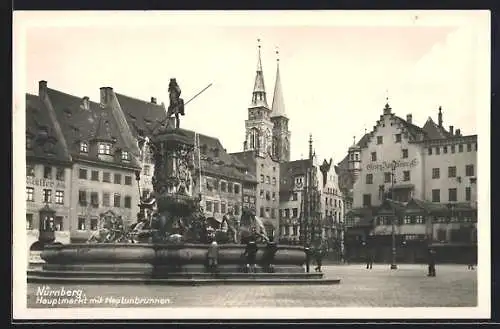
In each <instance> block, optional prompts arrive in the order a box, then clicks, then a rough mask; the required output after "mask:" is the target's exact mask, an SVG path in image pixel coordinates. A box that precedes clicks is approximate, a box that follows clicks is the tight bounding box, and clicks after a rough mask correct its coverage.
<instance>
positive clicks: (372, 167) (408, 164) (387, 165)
mask: <svg viewBox="0 0 500 329" xmlns="http://www.w3.org/2000/svg"><path fill="white" fill-rule="evenodd" d="M417 164H418V161H417V159H413V160H411V161H403V160H396V168H414V167H416V166H417ZM391 169H392V161H384V162H375V163H369V164H367V165H366V170H368V171H386V170H391Z"/></svg>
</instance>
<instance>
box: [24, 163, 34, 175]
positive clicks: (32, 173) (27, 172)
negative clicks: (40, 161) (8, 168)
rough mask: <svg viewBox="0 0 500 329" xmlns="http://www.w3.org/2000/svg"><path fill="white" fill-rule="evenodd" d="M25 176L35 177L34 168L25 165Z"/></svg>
mask: <svg viewBox="0 0 500 329" xmlns="http://www.w3.org/2000/svg"><path fill="white" fill-rule="evenodd" d="M26 176H28V177H35V166H33V165H26Z"/></svg>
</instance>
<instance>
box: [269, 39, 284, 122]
mask: <svg viewBox="0 0 500 329" xmlns="http://www.w3.org/2000/svg"><path fill="white" fill-rule="evenodd" d="M280 116H281V117H286V113H285V101H284V99H283V91H282V89H281V78H280V58H279V51H278V49H276V83H275V84H274V96H273V107H272V112H271V117H280Z"/></svg>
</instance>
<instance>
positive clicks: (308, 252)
mask: <svg viewBox="0 0 500 329" xmlns="http://www.w3.org/2000/svg"><path fill="white" fill-rule="evenodd" d="M304 252H305V253H306V272H307V273H309V266H310V264H311V256H312V253H313V251H312V250H311V247H310V246H309V245H306V246H305V248H304Z"/></svg>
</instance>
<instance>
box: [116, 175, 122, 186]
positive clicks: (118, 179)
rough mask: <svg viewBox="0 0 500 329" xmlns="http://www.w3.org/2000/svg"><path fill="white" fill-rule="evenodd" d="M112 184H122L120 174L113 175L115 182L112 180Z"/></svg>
mask: <svg viewBox="0 0 500 329" xmlns="http://www.w3.org/2000/svg"><path fill="white" fill-rule="evenodd" d="M114 183H115V184H121V183H122V175H120V174H115V180H114Z"/></svg>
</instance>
